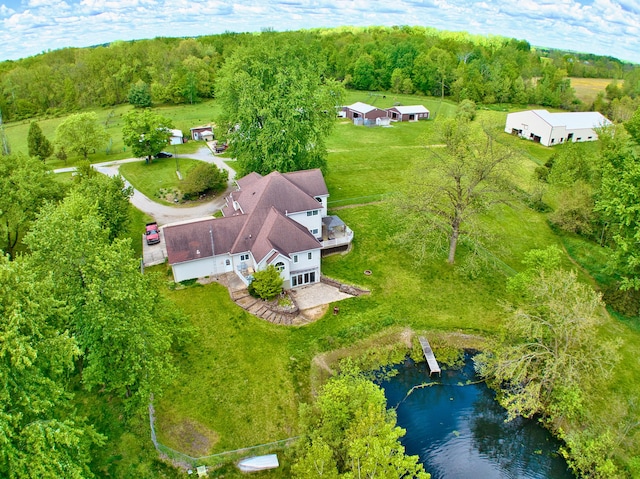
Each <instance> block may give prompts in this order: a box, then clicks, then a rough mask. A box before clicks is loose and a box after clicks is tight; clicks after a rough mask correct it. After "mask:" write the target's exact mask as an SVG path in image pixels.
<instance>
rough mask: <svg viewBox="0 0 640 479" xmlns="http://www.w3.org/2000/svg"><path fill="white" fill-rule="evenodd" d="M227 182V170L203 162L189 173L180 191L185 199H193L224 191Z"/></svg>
mask: <svg viewBox="0 0 640 479" xmlns="http://www.w3.org/2000/svg"><path fill="white" fill-rule="evenodd" d="M228 180H229V172H228V171H227V170H224V169H222V168H218V167H217V166H216V165H211V164H209V163H204V162H203V163H201V164H199V165H198V166H196V167H195V168H194V169H193V170H191V171H190V172H189V174H188V175H187V178H186V179H185V180H184V182H183V184H182V187H181V189H182V192H183V193H184V196H185V197H186V198H194V197H197V196H198V195H201V194H203V193H207V192H209V191H211V192H214V193H218V192H219V191H224V190H225V188H226V187H227V181H228Z"/></svg>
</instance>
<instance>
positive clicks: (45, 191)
mask: <svg viewBox="0 0 640 479" xmlns="http://www.w3.org/2000/svg"><path fill="white" fill-rule="evenodd" d="M61 197H62V188H61V186H60V184H59V183H57V182H56V181H55V180H54V179H53V177H52V175H51V174H49V172H48V170H47V169H46V167H45V166H44V164H43V163H42V162H41V161H39V160H37V159H36V158H31V157H28V156H24V155H21V154H16V155H10V156H7V157H3V158H2V159H1V161H0V231H1V232H2V234H3V235H4V238H5V239H4V241H3V242H2V243H1V244H3V247H2V249H3V250H4V252H5V253H8V254H9V255H10V256H11V257H13V256H14V250H15V247H16V245H17V244H18V242H19V241H20V239H21V238H22V235H24V234H25V233H26V231H27V230H28V228H29V226H30V224H31V222H32V221H33V220H34V219H35V217H36V213H37V212H38V210H39V209H40V207H41V206H42V205H43V204H44V203H45V202H46V201H56V200H58V199H60V198H61Z"/></svg>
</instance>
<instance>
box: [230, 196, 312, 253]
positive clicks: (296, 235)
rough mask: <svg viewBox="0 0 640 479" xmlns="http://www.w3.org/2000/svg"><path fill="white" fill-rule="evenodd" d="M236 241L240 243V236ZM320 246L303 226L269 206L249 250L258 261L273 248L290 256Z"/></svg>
mask: <svg viewBox="0 0 640 479" xmlns="http://www.w3.org/2000/svg"><path fill="white" fill-rule="evenodd" d="M238 243H240V244H241V243H242V240H241V239H240V238H238ZM239 246H240V245H239ZM321 246H322V245H321V244H320V242H319V241H318V240H317V239H315V238H314V237H313V236H312V235H311V234H310V233H309V231H308V230H307V229H306V228H305V227H304V226H302V225H301V224H300V223H298V222H296V221H294V220H292V219H291V218H287V217H286V216H285V215H283V214H282V213H281V212H279V211H278V210H276V209H275V208H274V207H271V208H270V209H269V212H268V213H267V216H266V218H265V220H264V223H263V224H262V225H261V227H260V228H259V229H258V233H257V236H256V237H255V239H254V241H253V244H252V245H251V247H250V250H251V253H252V254H253V257H254V258H255V260H256V261H257V262H260V261H262V260H263V259H264V258H265V256H267V255H268V254H269V253H271V251H273V250H275V251H277V252H279V253H281V254H283V255H285V256H289V257H291V256H292V255H293V254H294V253H297V252H300V251H307V250H311V249H317V248H320V247H321ZM234 249H237V248H234ZM238 252H240V251H238Z"/></svg>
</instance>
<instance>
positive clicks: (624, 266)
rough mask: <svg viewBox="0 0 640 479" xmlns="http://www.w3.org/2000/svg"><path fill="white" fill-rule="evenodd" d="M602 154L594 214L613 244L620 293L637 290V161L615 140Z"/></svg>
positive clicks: (639, 232)
mask: <svg viewBox="0 0 640 479" xmlns="http://www.w3.org/2000/svg"><path fill="white" fill-rule="evenodd" d="M605 141H609V142H611V145H610V148H609V150H608V151H605V152H604V155H605V158H606V160H605V161H606V163H605V166H604V168H603V170H602V171H603V172H602V186H601V188H600V192H599V195H598V199H597V201H596V207H595V210H596V211H597V212H599V213H601V214H602V217H603V219H604V221H606V222H607V223H608V228H609V232H610V236H611V242H612V245H611V246H612V255H611V270H612V271H613V272H615V274H616V275H620V276H621V277H622V289H635V290H640V211H639V210H638V202H639V198H640V158H638V156H637V155H636V153H635V152H634V151H633V150H632V149H628V148H626V147H624V146H621V145H620V142H621V141H620V140H618V139H617V138H615V139H613V138H611V139H608V140H607V139H605Z"/></svg>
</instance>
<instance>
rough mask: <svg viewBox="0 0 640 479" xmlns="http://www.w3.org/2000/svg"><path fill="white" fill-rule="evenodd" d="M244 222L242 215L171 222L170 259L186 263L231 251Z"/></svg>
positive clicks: (167, 229) (167, 233) (166, 231)
mask: <svg viewBox="0 0 640 479" xmlns="http://www.w3.org/2000/svg"><path fill="white" fill-rule="evenodd" d="M243 224H244V221H243V218H242V217H229V218H203V219H202V220H199V221H192V222H189V223H182V224H175V225H167V226H165V227H164V228H163V229H164V240H165V243H166V246H167V256H168V258H169V263H171V264H174V263H182V262H185V261H193V260H196V259H201V258H207V257H210V256H213V254H214V252H215V253H216V254H220V253H227V252H230V251H231V249H232V247H233V244H234V243H235V241H236V239H237V235H238V233H239V232H240V230H241V229H242V225H243Z"/></svg>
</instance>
